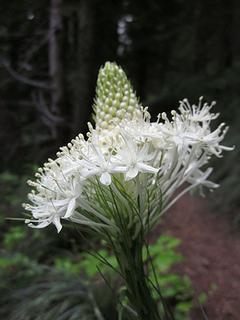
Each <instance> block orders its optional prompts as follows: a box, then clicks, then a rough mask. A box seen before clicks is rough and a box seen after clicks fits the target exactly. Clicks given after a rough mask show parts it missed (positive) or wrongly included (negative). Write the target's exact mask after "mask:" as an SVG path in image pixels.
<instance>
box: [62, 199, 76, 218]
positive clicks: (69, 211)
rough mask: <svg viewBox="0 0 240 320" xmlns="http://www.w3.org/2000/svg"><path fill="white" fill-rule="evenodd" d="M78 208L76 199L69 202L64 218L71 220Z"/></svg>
mask: <svg viewBox="0 0 240 320" xmlns="http://www.w3.org/2000/svg"><path fill="white" fill-rule="evenodd" d="M75 207H76V199H75V198H73V199H71V200H70V201H69V204H68V207H67V211H66V214H65V215H64V218H69V217H71V215H72V214H73V212H74V210H75Z"/></svg>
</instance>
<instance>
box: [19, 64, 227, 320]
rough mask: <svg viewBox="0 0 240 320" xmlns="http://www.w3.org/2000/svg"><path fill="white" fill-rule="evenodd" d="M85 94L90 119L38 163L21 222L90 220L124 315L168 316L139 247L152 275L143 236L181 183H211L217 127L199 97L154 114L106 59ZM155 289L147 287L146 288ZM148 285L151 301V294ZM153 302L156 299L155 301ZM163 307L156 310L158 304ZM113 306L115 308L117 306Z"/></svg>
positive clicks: (181, 189)
mask: <svg viewBox="0 0 240 320" xmlns="http://www.w3.org/2000/svg"><path fill="white" fill-rule="evenodd" d="M96 92H97V96H96V99H95V103H94V111H95V124H94V125H92V124H89V132H88V134H87V138H85V137H84V136H83V135H82V134H80V135H78V136H77V137H76V138H75V139H73V140H72V141H71V142H70V143H69V144H68V145H67V146H65V147H62V148H60V151H59V152H58V153H57V157H56V159H54V160H53V159H49V160H48V162H47V163H45V164H44V166H43V168H40V169H39V170H38V173H37V174H36V180H34V181H29V185H30V186H32V187H33V190H32V192H31V193H30V194H29V203H28V204H25V205H24V207H25V209H26V211H28V212H29V213H30V216H29V218H27V219H26V220H25V223H26V224H27V225H28V226H30V227H32V228H44V227H47V226H48V225H50V224H54V225H55V227H56V228H57V231H58V232H60V231H61V229H62V223H63V222H66V221H69V222H71V223H74V224H75V225H79V227H81V228H83V227H85V228H87V229H90V230H91V231H92V232H93V233H95V235H97V236H98V237H99V239H100V240H104V242H105V243H106V246H107V247H109V248H111V250H112V252H113V254H114V256H115V258H116V261H117V265H118V272H119V274H120V276H121V278H122V279H123V281H124V285H125V290H124V291H123V292H124V301H125V303H124V305H123V309H124V311H125V312H128V316H129V317H131V318H132V319H140V320H146V319H151V320H159V319H166V320H167V319H173V314H172V312H171V310H170V309H169V308H168V306H167V305H166V303H165V300H164V298H163V294H162V292H161V288H160V286H159V285H158V282H157V277H156V275H155V272H154V266H153V264H152V260H151V257H150V254H149V250H147V253H148V259H147V260H148V261H149V270H150V269H151V270H152V272H153V274H154V275H155V281H152V280H151V278H150V277H149V275H148V274H147V272H146V269H145V266H144V257H143V248H144V247H145V248H148V245H147V243H146V237H147V235H148V233H149V232H150V231H151V230H152V229H153V228H154V227H155V226H156V225H157V224H158V222H159V219H160V217H161V215H162V214H163V213H165V212H166V211H167V210H168V209H169V208H170V207H171V206H172V205H173V204H174V203H175V202H176V201H177V200H178V199H179V198H180V197H181V196H183V195H184V194H185V193H187V192H189V191H193V190H196V189H199V190H200V192H201V193H203V188H204V187H205V188H208V189H210V190H213V189H215V188H217V187H218V185H217V184H216V183H213V182H212V181H210V180H209V179H208V178H209V176H210V174H211V173H212V170H213V169H212V168H210V167H209V160H210V159H211V158H212V157H214V156H215V157H221V156H222V152H223V151H224V150H232V148H229V147H226V146H224V145H222V140H223V139H224V136H225V134H226V131H227V129H228V128H227V127H226V126H225V124H224V123H222V124H220V125H219V126H218V127H217V128H216V129H214V130H212V128H211V122H212V121H213V120H215V119H216V118H217V117H218V114H215V113H213V112H212V107H213V106H214V104H215V103H214V102H213V103H211V104H210V105H209V104H207V103H205V102H203V99H202V98H200V99H199V102H198V104H197V105H190V103H189V102H188V100H187V99H183V100H182V101H180V106H179V108H178V110H177V111H175V110H172V112H171V116H170V117H168V116H167V115H166V113H162V114H159V116H158V118H157V119H156V121H153V122H151V116H150V114H149V112H148V110H147V108H144V107H143V106H141V105H140V103H139V101H138V99H137V98H136V95H135V93H134V92H133V89H132V87H131V84H130V82H129V81H128V79H127V77H126V75H125V73H124V71H123V70H122V69H121V68H120V67H118V66H117V65H116V64H114V63H106V64H105V66H104V67H103V68H101V69H100V72H99V77H98V82H97V90H96ZM153 291H155V293H153ZM156 294H158V301H157V300H156V299H155V296H156ZM158 302H159V303H158ZM162 310H163V312H162ZM119 314H120V315H121V314H122V313H119Z"/></svg>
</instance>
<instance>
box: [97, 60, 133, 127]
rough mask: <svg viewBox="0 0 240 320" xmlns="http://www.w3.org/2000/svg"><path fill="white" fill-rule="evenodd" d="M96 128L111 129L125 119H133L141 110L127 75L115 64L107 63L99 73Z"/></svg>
mask: <svg viewBox="0 0 240 320" xmlns="http://www.w3.org/2000/svg"><path fill="white" fill-rule="evenodd" d="M93 109H94V111H95V115H94V120H95V122H96V128H99V129H111V128H112V127H113V126H114V123H116V122H119V121H121V120H122V119H124V118H130V119H132V117H133V114H134V111H135V110H137V109H139V103H138V99H137V97H136V95H135V93H134V92H133V89H132V86H131V84H130V82H129V80H128V79H127V76H126V74H125V73H124V71H123V70H122V68H120V67H119V66H117V65H116V64H115V63H110V62H107V63H106V64H105V66H104V67H102V68H101V69H100V71H99V75H98V80H97V89H96V100H95V103H94V106H93Z"/></svg>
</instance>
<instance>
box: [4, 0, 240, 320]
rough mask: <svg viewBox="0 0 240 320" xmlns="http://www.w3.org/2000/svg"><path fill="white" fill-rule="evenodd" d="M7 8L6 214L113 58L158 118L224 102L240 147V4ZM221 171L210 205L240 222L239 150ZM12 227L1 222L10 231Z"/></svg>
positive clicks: (87, 110)
mask: <svg viewBox="0 0 240 320" xmlns="http://www.w3.org/2000/svg"><path fill="white" fill-rule="evenodd" d="M0 8H1V10H0V145H1V157H0V172H1V174H0V191H1V193H2V196H1V199H2V200H1V205H0V210H1V216H2V217H5V216H19V214H20V213H21V209H20V204H21V202H23V201H24V199H25V198H26V192H27V191H26V188H25V181H26V179H27V178H28V177H29V176H30V175H31V174H32V172H33V171H34V168H35V167H36V165H40V164H41V163H42V162H44V161H45V160H46V159H47V158H48V157H54V154H55V153H56V151H57V149H58V147H59V146H61V145H64V144H65V143H66V142H68V141H69V140H71V139H72V138H73V137H74V136H75V135H76V134H78V133H79V132H83V133H86V130H87V125H86V124H87V121H89V120H91V113H92V105H93V99H94V94H95V85H96V79H97V74H98V70H99V68H100V66H102V65H103V64H104V63H105V62H106V61H115V62H117V63H118V64H120V65H121V66H122V67H123V69H124V70H125V71H126V73H127V75H128V77H129V78H130V79H131V81H132V83H133V86H134V89H135V90H136V92H137V95H138V96H139V97H140V99H141V101H142V103H143V104H144V105H148V106H149V109H150V112H151V113H152V115H153V117H154V116H156V115H157V114H158V113H159V112H162V111H170V110H171V109H174V108H177V105H178V100H180V99H182V98H185V97H187V98H188V99H189V100H190V101H191V102H192V103H197V101H198V98H199V96H202V95H203V96H204V97H205V99H206V100H207V101H209V102H210V101H211V100H217V105H216V106H215V109H214V111H215V112H221V116H220V118H219V120H218V122H222V121H224V122H226V123H227V124H229V125H230V131H229V133H228V136H227V139H226V143H227V144H228V145H236V146H238V145H239V142H240V133H239V119H240V36H239V30H240V1H238V0H228V1H224V0H211V1H210V0H202V1H187V0H168V1H163V0H162V1H161V0H142V1H127V0H119V1H112V0H105V1H100V0H79V1H76V0H75V1H74V0H70V1H64V0H51V1H46V0H42V1H30V0H29V1H27V0H25V1H18V0H11V1H3V0H1V1H0ZM215 171H216V173H215V177H214V179H215V180H216V181H218V182H220V183H221V184H222V187H221V189H219V190H218V191H216V192H215V193H214V196H213V197H212V201H211V203H214V204H215V205H216V207H215V209H214V210H215V212H217V213H218V214H219V215H220V214H221V213H222V212H224V213H225V214H227V215H228V216H229V217H230V218H231V219H230V220H231V221H230V223H233V224H234V226H238V225H239V221H240V215H239V203H240V197H239V192H240V187H239V177H240V166H239V148H238V147H236V149H235V151H234V152H231V153H229V154H226V156H225V157H224V159H222V160H221V161H218V163H217V168H216V170H215ZM9 228H10V229H11V228H12V227H11V226H10V225H9V224H8V225H6V224H4V225H3V227H2V230H3V233H4V232H9ZM18 231H19V230H18ZM11 232H12V233H11ZM19 232H20V233H19V234H20V235H17V236H16V234H17V231H16V230H15V231H10V233H11V236H10V238H11V237H13V238H14V239H15V240H14V241H16V242H18V240H16V239H18V236H19V237H20V239H21V237H22V233H21V232H22V231H21V230H20V231H19ZM28 237H29V235H28V236H27V237H26V238H27V239H28V240H29V238H28ZM63 237H64V236H63ZM50 238H51V236H50ZM50 238H49V239H50ZM70 238H71V239H73V240H74V237H73V236H72V235H71V237H70ZM1 239H3V240H4V239H5V238H4V236H3V234H1ZM63 240H64V239H61V244H59V242H60V240H56V239H55V238H54V240H53V242H54V245H55V247H54V246H53V248H58V249H59V248H61V249H66V248H67V249H69V248H71V250H72V244H71V245H70V244H69V241H68V240H69V239H68V240H66V239H65V240H66V241H65V242H64V241H63ZM14 241H13V242H14ZM29 241H30V240H29ZM49 241H50V240H49ZM51 241H52V240H51ZM51 241H50V243H51ZM58 241H59V242H58ZM56 242H57V243H56ZM63 243H64V244H63ZM65 245H66V248H65V247H64V246H65ZM5 249H6V248H5ZM18 249H19V251H21V250H23V249H22V248H18ZM6 250H7V249H6ZM6 250H5V251H4V254H5V253H6ZM39 250H40V249H39ZM52 250H54V249H52ZM59 250H60V249H59ZM7 251H8V250H7ZM40 251H41V250H40ZM40 251H39V252H40ZM50 251H51V250H50ZM28 254H29V255H30V256H31V254H32V253H28ZM48 255H51V252H50V253H49V252H47V253H46V252H45V251H44V254H43V256H44V258H43V260H44V263H45V262H46V261H47V263H48V262H49V258H48ZM40 256H41V254H40ZM40 258H41V259H42V256H41V257H40ZM40 258H39V257H37V259H40ZM41 259H40V260H41ZM50 260H51V259H50ZM49 264H51V262H50V263H49ZM52 319H53V318H52ZM212 319H213V318H212ZM216 319H217V318H216ZM218 319H220V318H219V317H218ZM223 319H225V318H223ZM226 319H227V318H226ZM230 319H237V318H230Z"/></svg>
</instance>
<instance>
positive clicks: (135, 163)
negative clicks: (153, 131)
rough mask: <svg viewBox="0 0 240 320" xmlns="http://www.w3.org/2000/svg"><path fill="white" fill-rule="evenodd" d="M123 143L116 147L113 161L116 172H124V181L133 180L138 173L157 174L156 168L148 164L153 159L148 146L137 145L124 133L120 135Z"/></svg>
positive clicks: (153, 154) (152, 153)
mask: <svg viewBox="0 0 240 320" xmlns="http://www.w3.org/2000/svg"><path fill="white" fill-rule="evenodd" d="M121 137H122V140H123V143H122V144H121V147H120V148H119V147H117V148H116V149H117V152H116V155H115V157H114V159H113V161H114V162H115V165H116V167H115V168H116V170H118V171H119V172H124V176H125V179H126V180H131V179H133V178H135V177H136V176H137V175H138V173H139V172H144V173H152V174H153V173H157V172H158V170H159V169H158V168H154V167H153V166H151V165H150V164H149V163H150V161H151V160H153V159H154V157H155V153H154V152H149V145H148V144H147V143H146V144H143V145H142V146H141V145H140V146H139V145H138V144H137V142H136V141H134V140H133V139H132V138H131V137H129V136H128V135H127V134H126V133H125V132H122V133H121Z"/></svg>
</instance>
